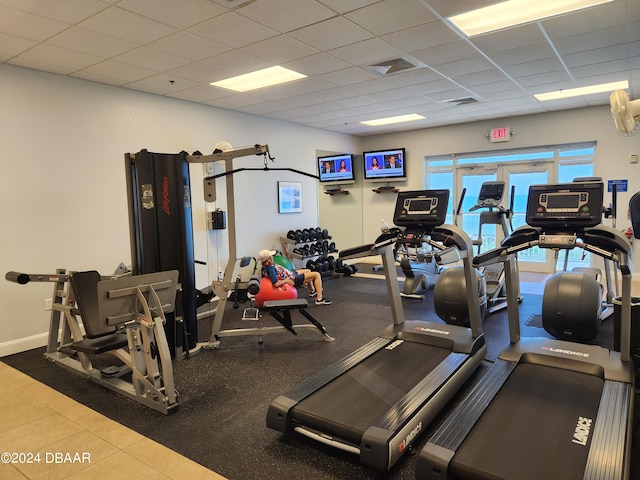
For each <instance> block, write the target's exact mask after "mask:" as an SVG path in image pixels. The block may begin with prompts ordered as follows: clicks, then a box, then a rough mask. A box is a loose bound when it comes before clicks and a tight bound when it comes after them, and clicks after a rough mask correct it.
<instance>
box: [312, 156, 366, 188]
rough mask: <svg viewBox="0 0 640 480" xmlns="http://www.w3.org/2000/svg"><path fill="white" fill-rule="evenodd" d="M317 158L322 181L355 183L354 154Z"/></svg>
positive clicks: (319, 175)
mask: <svg viewBox="0 0 640 480" xmlns="http://www.w3.org/2000/svg"><path fill="white" fill-rule="evenodd" d="M317 159H318V177H320V182H321V183H333V184H340V183H355V181H356V177H355V174H354V172H353V165H354V162H353V155H351V154H341V155H329V156H325V157H318V158H317Z"/></svg>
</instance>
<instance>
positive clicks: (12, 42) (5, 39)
mask: <svg viewBox="0 0 640 480" xmlns="http://www.w3.org/2000/svg"><path fill="white" fill-rule="evenodd" d="M36 43H37V42H35V41H34V40H27V39H26V38H19V37H13V36H11V35H5V34H4V33H0V62H6V61H7V60H9V59H10V58H11V57H14V56H15V55H18V54H19V53H21V52H24V51H25V50H27V49H28V48H31V47H33V46H34V45H36Z"/></svg>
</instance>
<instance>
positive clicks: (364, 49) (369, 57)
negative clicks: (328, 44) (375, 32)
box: [328, 38, 402, 65]
mask: <svg viewBox="0 0 640 480" xmlns="http://www.w3.org/2000/svg"><path fill="white" fill-rule="evenodd" d="M328 53H329V54H330V55H335V56H336V57H338V58H340V59H342V60H344V61H345V62H349V63H351V64H353V65H366V64H371V63H376V62H378V61H383V60H389V59H391V58H396V57H400V56H402V52H401V51H400V50H398V49H397V48H393V47H391V46H389V45H388V44H387V43H386V42H383V41H382V40H380V39H378V38H372V39H370V40H365V41H364V42H359V43H355V44H353V45H347V46H344V47H340V48H336V49H333V50H330V51H329V52H328Z"/></svg>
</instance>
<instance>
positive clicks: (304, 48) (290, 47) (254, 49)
mask: <svg viewBox="0 0 640 480" xmlns="http://www.w3.org/2000/svg"><path fill="white" fill-rule="evenodd" d="M240 51H242V52H244V53H248V54H249V55H253V56H255V57H258V58H262V59H264V60H267V61H269V62H272V63H273V64H275V65H279V64H281V63H285V62H290V61H292V60H296V59H298V58H302V57H306V56H309V55H314V54H316V53H318V50H317V49H315V48H313V47H311V46H309V45H307V44H305V43H302V42H299V41H298V40H296V39H294V38H291V37H288V36H286V35H278V36H277V37H271V38H267V39H266V40H262V41H260V42H257V43H254V44H251V45H248V46H246V47H243V48H241V49H240Z"/></svg>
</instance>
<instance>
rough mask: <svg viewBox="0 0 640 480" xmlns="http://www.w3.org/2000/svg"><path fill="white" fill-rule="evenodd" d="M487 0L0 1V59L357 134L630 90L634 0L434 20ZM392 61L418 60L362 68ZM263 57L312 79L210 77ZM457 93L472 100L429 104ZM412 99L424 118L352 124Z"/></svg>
mask: <svg viewBox="0 0 640 480" xmlns="http://www.w3.org/2000/svg"><path fill="white" fill-rule="evenodd" d="M494 1H495V0H464V1H459V2H452V1H450V0H253V1H251V2H250V3H247V4H244V5H243V4H242V3H241V2H240V1H234V2H227V1H226V0H181V1H180V2H176V1H175V0H0V61H5V62H7V63H12V64H15V65H21V66H25V67H29V68H35V69H40V70H45V71H52V72H55V73H61V74H67V75H72V76H75V77H79V78H84V79H87V80H91V81H95V82H102V83H106V84H111V85H122V86H125V87H127V88H132V89H138V90H141V91H146V92H149V93H155V94H158V95H172V96H176V97H178V98H184V99H187V100H189V101H195V102H201V103H206V104H208V105H216V106H219V107H221V108H230V109H233V110H237V111H245V112H248V113H253V114H257V115H265V116H269V115H273V116H274V118H275V116H279V117H282V118H284V117H287V118H289V119H290V121H295V122H297V123H301V124H306V125H316V126H321V128H330V129H335V130H337V131H342V132H347V133H349V132H352V133H356V134H358V135H369V134H375V133H379V132H389V131H400V130H406V129H407V128H419V127H420V126H437V125H443V124H450V123H459V122H469V121H475V120H478V119H484V118H497V117H499V116H500V115H517V114H527V113H528V112H536V113H537V112H540V111H551V110H554V109H562V108H577V106H584V105H597V104H606V103H607V99H606V98H605V97H606V95H595V96H589V97H588V98H585V99H584V100H583V101H579V102H576V103H571V102H568V103H566V104H562V103H560V104H554V105H552V106H551V107H546V106H540V105H538V103H539V102H536V103H535V106H532V103H531V102H532V100H531V99H532V96H531V95H532V94H533V93H539V92H542V91H550V90H556V89H559V88H570V87H574V86H579V85H583V84H589V83H600V82H601V81H604V80H609V81H611V80H619V79H625V78H626V79H629V80H630V82H631V87H630V95H631V96H632V97H636V98H640V2H639V1H638V0H616V1H614V2H610V3H608V4H606V5H602V6H600V7H595V8H591V9H587V10H583V11H581V12H577V13H574V14H568V15H564V16H560V17H557V18H552V19H547V20H544V21H541V22H539V23H530V24H527V25H522V26H518V27H514V28H511V29H506V30H503V31H499V32H494V33H490V34H486V35H481V36H477V37H473V38H471V39H467V38H466V37H464V36H462V34H460V33H459V32H457V31H454V30H453V29H452V28H451V26H450V25H449V24H448V23H447V22H446V21H445V20H443V19H442V16H446V15H449V14H451V13H454V12H455V13H461V12H462V11H464V10H468V9H470V8H472V7H477V6H482V5H486V4H488V3H493V2H494ZM111 5H114V6H111ZM225 12H226V13H225ZM343 14H344V15H343ZM280 32H288V33H287V34H285V35H282V34H281V33H280ZM545 34H548V35H549V38H551V39H553V44H550V43H549V42H548V41H547V37H545ZM240 49H241V50H240ZM555 49H557V50H555ZM557 52H559V54H560V55H562V57H561V58H560V59H559V58H557V55H556V53H557ZM399 57H400V58H405V59H407V60H409V61H411V62H413V63H416V64H417V65H418V68H414V69H411V70H407V71H404V72H401V73H396V74H391V75H385V76H381V75H380V74H379V73H376V72H373V71H372V70H371V68H370V65H371V64H373V63H376V62H380V61H385V60H389V59H393V58H399ZM114 58H118V59H120V60H123V62H118V61H114ZM559 60H562V61H564V62H565V64H566V66H567V67H566V68H568V70H569V71H568V72H567V71H564V68H565V67H564V66H563V64H561V63H560V61H559ZM124 62H126V63H124ZM274 63H280V64H283V65H285V66H287V67H289V68H292V69H293V70H296V71H300V72H302V73H304V74H305V75H308V76H309V78H307V79H305V80H304V81H300V82H294V83H291V84H287V85H283V86H280V87H272V88H269V89H262V90H260V91H258V92H251V93H246V94H236V93H232V92H230V91H227V90H223V89H215V88H213V87H210V86H209V85H208V83H209V82H210V81H214V80H220V79H222V78H226V77H230V76H233V75H239V74H242V73H247V72H248V71H254V70H257V69H260V68H265V67H268V66H272V65H273V64H274ZM449 77H450V78H449ZM172 81H173V83H171V82H172ZM465 96H474V97H476V98H478V99H479V100H481V102H480V103H478V104H474V105H472V106H467V108H452V107H451V106H450V105H448V104H445V103H438V102H443V100H447V99H451V98H459V97H465ZM270 99H271V100H270ZM580 102H582V103H580ZM316 105H318V107H315V106H316ZM410 106H411V107H416V108H417V107H419V109H420V111H421V112H428V113H429V118H428V119H427V120H425V121H423V122H419V123H414V124H412V126H411V127H407V126H406V125H400V126H397V127H392V128H391V127H389V128H387V127H379V128H377V129H369V128H365V127H363V126H361V125H359V124H358V122H359V121H360V120H361V119H362V118H363V117H364V116H367V117H371V116H372V115H375V116H377V117H380V116H389V115H391V114H399V113H401V112H404V111H405V110H406V108H408V107H410Z"/></svg>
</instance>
